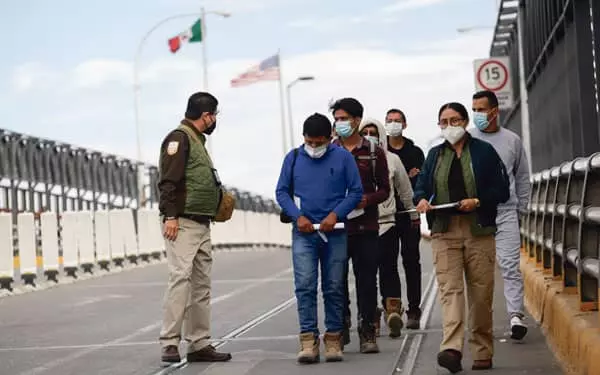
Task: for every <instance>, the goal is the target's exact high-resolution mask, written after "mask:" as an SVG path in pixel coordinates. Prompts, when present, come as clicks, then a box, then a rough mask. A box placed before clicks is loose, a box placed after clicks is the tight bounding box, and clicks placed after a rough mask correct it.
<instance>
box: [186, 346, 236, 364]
mask: <svg viewBox="0 0 600 375" xmlns="http://www.w3.org/2000/svg"><path fill="white" fill-rule="evenodd" d="M229 360H231V354H230V353H220V352H218V351H217V349H215V347H214V346H212V345H207V346H205V347H204V348H202V349H200V350H196V351H195V352H189V353H188V354H187V361H188V362H227V361H229Z"/></svg>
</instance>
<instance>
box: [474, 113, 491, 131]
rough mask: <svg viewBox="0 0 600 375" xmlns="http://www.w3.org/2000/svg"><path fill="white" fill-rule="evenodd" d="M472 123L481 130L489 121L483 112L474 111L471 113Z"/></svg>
mask: <svg viewBox="0 0 600 375" xmlns="http://www.w3.org/2000/svg"><path fill="white" fill-rule="evenodd" d="M473 123H474V124H475V126H476V127H477V129H479V130H481V131H483V130H485V129H487V128H488V127H489V126H490V122H489V121H488V115H487V113H485V112H475V113H473Z"/></svg>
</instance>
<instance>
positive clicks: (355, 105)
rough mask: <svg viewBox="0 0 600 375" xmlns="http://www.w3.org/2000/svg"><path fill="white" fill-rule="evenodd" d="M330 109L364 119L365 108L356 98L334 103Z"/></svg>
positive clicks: (343, 99)
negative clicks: (339, 110)
mask: <svg viewBox="0 0 600 375" xmlns="http://www.w3.org/2000/svg"><path fill="white" fill-rule="evenodd" d="M329 109H330V110H331V112H335V111H337V110H338V109H341V110H344V111H346V112H348V114H349V115H350V116H352V117H360V118H362V117H363V111H364V108H363V106H362V104H360V102H359V101H358V100H356V99H354V98H342V99H339V100H337V101H336V102H335V103H333V104H332V105H331V106H330V107H329Z"/></svg>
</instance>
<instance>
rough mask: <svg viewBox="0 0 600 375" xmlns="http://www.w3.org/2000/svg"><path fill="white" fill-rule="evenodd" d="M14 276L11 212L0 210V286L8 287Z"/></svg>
mask: <svg viewBox="0 0 600 375" xmlns="http://www.w3.org/2000/svg"><path fill="white" fill-rule="evenodd" d="M14 277H15V268H14V262H13V220H12V214H10V213H4V212H0V287H2V288H8V289H10V282H11V281H12V280H13V278H14Z"/></svg>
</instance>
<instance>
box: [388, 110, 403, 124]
mask: <svg viewBox="0 0 600 375" xmlns="http://www.w3.org/2000/svg"><path fill="white" fill-rule="evenodd" d="M390 113H398V114H400V116H402V121H404V122H406V115H405V114H404V112H402V111H401V110H399V109H397V108H392V109H390V110H389V111H387V113H386V114H385V117H387V116H388V115H389V114H390Z"/></svg>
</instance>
